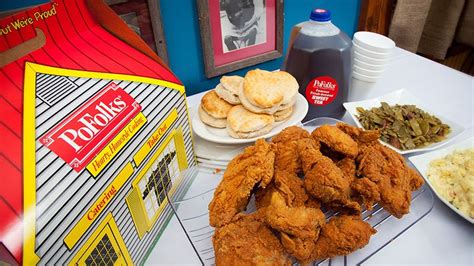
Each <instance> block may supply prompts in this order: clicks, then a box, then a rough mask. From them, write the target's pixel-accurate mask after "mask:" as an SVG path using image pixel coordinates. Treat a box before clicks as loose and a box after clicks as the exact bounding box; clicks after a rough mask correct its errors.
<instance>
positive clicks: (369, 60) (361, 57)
mask: <svg viewBox="0 0 474 266" xmlns="http://www.w3.org/2000/svg"><path fill="white" fill-rule="evenodd" d="M352 52H353V57H354V58H355V59H358V60H359V61H363V62H364V63H369V64H374V65H385V64H387V63H388V61H390V58H387V59H377V58H373V57H368V56H365V55H363V54H361V53H359V52H358V51H356V50H353V51H352Z"/></svg>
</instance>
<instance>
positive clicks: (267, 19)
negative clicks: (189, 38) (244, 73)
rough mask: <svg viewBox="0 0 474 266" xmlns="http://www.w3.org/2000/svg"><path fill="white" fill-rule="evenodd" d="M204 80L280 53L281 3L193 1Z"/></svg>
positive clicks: (277, 0) (278, 0) (269, 0)
mask: <svg viewBox="0 0 474 266" xmlns="http://www.w3.org/2000/svg"><path fill="white" fill-rule="evenodd" d="M196 1H197V9H198V19H199V25H200V31H201V45H202V51H203V61H204V67H205V73H206V77H208V78H212V77H215V76H219V75H222V74H225V73H228V72H231V71H234V70H238V69H242V68H244V67H248V66H252V65H256V64H259V63H262V62H265V61H269V60H272V59H276V58H279V57H281V56H282V54H283V5H284V0H242V1H236V0H196Z"/></svg>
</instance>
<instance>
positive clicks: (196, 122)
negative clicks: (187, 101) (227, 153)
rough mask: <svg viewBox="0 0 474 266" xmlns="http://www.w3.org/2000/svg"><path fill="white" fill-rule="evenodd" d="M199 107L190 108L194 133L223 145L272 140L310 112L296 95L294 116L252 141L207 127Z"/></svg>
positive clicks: (224, 130)
mask: <svg viewBox="0 0 474 266" xmlns="http://www.w3.org/2000/svg"><path fill="white" fill-rule="evenodd" d="M197 108H198V106H194V107H191V108H190V115H191V117H192V125H193V131H194V133H195V134H196V135H198V136H199V137H201V138H203V139H205V140H207V141H210V142H214V143H221V144H240V143H251V142H254V141H255V140H257V139H260V138H271V137H273V136H275V135H276V134H278V133H279V132H280V131H282V130H283V129H284V128H286V127H289V126H293V125H296V124H298V123H300V122H301V121H302V120H303V118H304V117H305V116H306V113H307V112H308V102H307V101H306V99H305V98H304V96H303V95H301V94H299V93H298V94H297V95H296V103H295V110H294V111H293V114H292V115H291V116H290V117H289V118H288V119H287V120H285V121H281V122H276V123H275V126H274V127H273V129H272V130H271V131H270V132H268V133H267V134H265V135H263V136H259V137H255V138H250V139H236V138H233V137H231V136H229V134H227V131H226V129H225V128H223V129H222V128H213V127H210V126H207V125H205V124H204V123H203V122H202V121H201V120H200V119H199V115H198V112H197Z"/></svg>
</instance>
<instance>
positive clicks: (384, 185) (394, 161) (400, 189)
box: [357, 142, 423, 218]
mask: <svg viewBox="0 0 474 266" xmlns="http://www.w3.org/2000/svg"><path fill="white" fill-rule="evenodd" d="M357 162H358V163H359V167H358V169H357V171H358V174H359V175H360V176H364V177H367V178H368V179H370V181H372V182H374V183H375V184H377V187H378V190H379V193H380V202H381V204H382V206H383V208H384V209H386V210H387V211H388V212H390V213H391V214H392V215H393V216H395V217H397V218H401V217H402V216H403V215H404V214H407V213H408V212H409V209H410V201H411V192H412V190H414V189H416V188H418V187H419V186H421V184H423V180H422V179H421V177H419V175H418V174H417V173H416V172H415V171H413V170H411V169H410V168H408V166H407V165H406V163H405V159H404V158H403V157H402V156H401V155H400V154H398V153H396V152H395V151H393V150H392V149H390V148H388V147H385V146H383V145H382V144H380V143H378V142H377V143H375V144H373V145H371V146H368V147H367V148H366V149H364V150H363V151H362V152H361V153H360V154H359V156H358V157H357Z"/></svg>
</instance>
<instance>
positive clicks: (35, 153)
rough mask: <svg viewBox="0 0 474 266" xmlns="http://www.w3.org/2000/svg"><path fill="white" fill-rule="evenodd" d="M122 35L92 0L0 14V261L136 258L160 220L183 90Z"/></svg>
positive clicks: (175, 159) (180, 160)
mask: <svg viewBox="0 0 474 266" xmlns="http://www.w3.org/2000/svg"><path fill="white" fill-rule="evenodd" d="M91 4H92V5H91ZM130 32H131V31H130V30H129V29H128V28H127V27H126V25H125V24H124V23H122V22H121V21H120V19H119V18H118V17H116V16H115V15H114V14H113V13H111V10H110V9H108V7H106V6H105V5H104V4H103V3H101V1H100V0H97V1H93V0H90V1H86V0H55V1H54V2H52V3H48V4H45V5H42V6H39V7H36V8H34V9H30V10H27V11H25V12H21V13H18V14H15V15H13V16H11V17H7V18H4V19H2V20H0V67H1V69H0V169H1V170H0V175H1V182H0V264H2V263H4V262H6V263H9V264H21V263H23V264H25V265H32V264H36V263H39V264H49V265H51V264H54V265H57V264H61V265H62V264H81V265H82V264H91V265H102V264H104V265H109V264H132V263H142V262H143V260H144V258H145V257H146V255H147V252H148V251H149V249H150V248H151V247H152V246H153V245H152V243H153V242H154V241H156V239H157V236H158V234H159V232H160V230H161V229H163V226H164V224H165V223H166V221H167V219H168V218H167V217H169V216H168V215H167V214H168V213H169V212H171V209H170V208H165V206H166V204H167V198H166V193H174V191H176V189H177V187H178V185H179V182H180V180H181V178H182V175H183V171H184V170H185V169H186V168H188V167H190V166H193V165H195V164H196V163H195V159H194V153H193V148H192V140H191V132H190V124H189V119H188V115H187V107H186V100H185V94H184V87H183V86H182V85H181V84H180V83H179V81H178V79H177V78H176V77H175V76H174V75H173V74H172V73H171V72H170V71H169V70H168V69H167V67H165V66H163V65H162V64H160V60H159V58H157V57H156V55H154V54H153V53H152V52H151V50H149V48H147V47H146V45H145V44H144V43H143V41H141V40H140V39H139V38H138V37H137V36H135V35H132V33H130ZM121 38H122V39H125V38H126V40H121Z"/></svg>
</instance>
